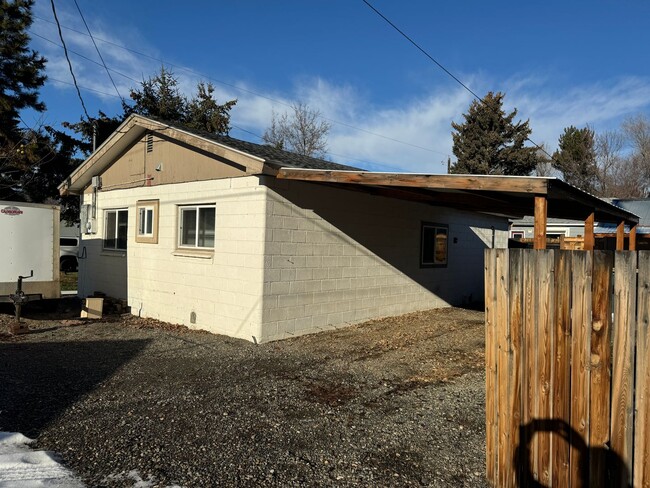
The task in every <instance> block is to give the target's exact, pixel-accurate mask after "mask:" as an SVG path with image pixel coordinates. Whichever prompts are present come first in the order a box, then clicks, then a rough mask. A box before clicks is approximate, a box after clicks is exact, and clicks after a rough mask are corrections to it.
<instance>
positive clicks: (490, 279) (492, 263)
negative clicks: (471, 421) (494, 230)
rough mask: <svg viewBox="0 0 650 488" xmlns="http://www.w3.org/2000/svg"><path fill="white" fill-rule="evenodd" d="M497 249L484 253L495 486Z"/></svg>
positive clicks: (489, 453)
mask: <svg viewBox="0 0 650 488" xmlns="http://www.w3.org/2000/svg"><path fill="white" fill-rule="evenodd" d="M496 255H497V254H496V249H486V250H485V390H486V395H485V431H486V432H485V434H486V446H485V453H486V477H487V480H488V482H490V483H491V484H493V485H495V484H496V481H497V479H496V466H497V450H496V445H497V442H496V440H497V437H496V436H497V430H496V426H497V418H496V408H497V398H496V391H495V387H496V384H497V383H496V371H497V370H496V345H497V341H496V269H497V267H496Z"/></svg>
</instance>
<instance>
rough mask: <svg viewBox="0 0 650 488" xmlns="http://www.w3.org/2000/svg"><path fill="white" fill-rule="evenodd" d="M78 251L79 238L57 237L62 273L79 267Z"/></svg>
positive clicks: (73, 270)
mask: <svg viewBox="0 0 650 488" xmlns="http://www.w3.org/2000/svg"><path fill="white" fill-rule="evenodd" d="M78 252H79V238H78V237H70V236H61V237H60V238H59V256H60V258H59V262H60V267H61V271H63V272H64V273H71V272H75V271H77V270H78V269H79V261H78V259H77V255H78V254H77V253H78Z"/></svg>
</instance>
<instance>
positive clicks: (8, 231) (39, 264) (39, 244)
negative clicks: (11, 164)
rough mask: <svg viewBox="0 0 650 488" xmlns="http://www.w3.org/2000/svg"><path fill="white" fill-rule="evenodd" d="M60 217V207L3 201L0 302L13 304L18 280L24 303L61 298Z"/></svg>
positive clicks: (0, 223) (0, 235)
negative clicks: (20, 284) (11, 296)
mask: <svg viewBox="0 0 650 488" xmlns="http://www.w3.org/2000/svg"><path fill="white" fill-rule="evenodd" d="M59 214H60V208H59V207H58V206H57V205H44V204H36V203H22V202H6V201H0V301H2V302H11V301H14V300H12V299H11V298H10V295H14V294H15V293H16V288H17V284H18V280H19V277H23V279H22V280H21V281H22V292H23V293H24V296H25V299H24V300H25V301H27V300H38V299H45V298H59V297H60V296H61V281H60V277H59ZM32 272H33V275H32V276H30V274H31V273H32Z"/></svg>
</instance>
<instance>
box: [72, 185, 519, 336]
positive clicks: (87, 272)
mask: <svg viewBox="0 0 650 488" xmlns="http://www.w3.org/2000/svg"><path fill="white" fill-rule="evenodd" d="M260 181H261V183H262V184H260ZM85 199H86V200H85V202H84V203H89V200H90V195H86V196H85ZM150 199H158V200H159V201H160V206H159V228H158V244H149V243H138V242H136V241H135V229H136V203H137V201H138V200H150ZM208 203H215V204H216V236H215V250H214V253H213V254H211V255H209V256H205V255H202V256H199V255H198V254H196V253H192V252H186V251H183V252H179V251H178V250H177V245H176V243H177V239H178V230H177V227H178V206H179V205H183V204H208ZM117 208H128V211H129V227H128V244H127V252H126V253H124V252H119V251H118V252H115V251H105V250H103V249H102V236H103V229H104V210H106V209H117ZM422 222H432V223H439V224H447V225H448V226H449V256H448V266H447V267H445V268H420V260H419V259H420V256H419V253H420V239H421V234H420V233H421V223H422ZM491 226H494V228H495V239H496V242H495V245H496V246H497V247H506V246H507V229H508V222H507V220H506V219H503V218H497V217H490V216H482V215H479V214H475V213H467V212H461V211H454V210H450V209H447V208H444V207H432V206H429V205H422V204H417V203H412V202H407V201H402V200H396V199H389V198H384V197H378V196H371V195H367V194H364V193H361V192H356V191H348V190H343V189H335V188H332V187H327V186H324V185H318V184H311V183H304V182H297V181H282V180H275V179H274V178H271V177H256V176H251V177H241V178H226V179H221V180H211V181H202V182H190V183H178V184H174V185H164V186H152V187H140V188H131V189H128V190H113V191H103V192H100V193H99V194H98V197H97V231H98V232H97V233H96V234H94V235H89V236H83V241H82V247H85V248H86V250H85V253H86V256H87V259H82V260H80V294H81V295H82V296H88V295H90V294H92V293H93V292H94V291H102V292H104V293H106V294H107V295H109V296H113V297H117V298H127V299H128V304H129V305H130V306H131V312H132V313H133V314H134V315H140V316H142V317H151V318H156V319H159V320H163V321H167V322H172V323H179V324H184V325H187V326H188V327H192V328H200V329H205V330H209V331H211V332H214V333H221V334H226V335H229V336H233V337H239V338H243V339H247V340H256V341H260V342H261V341H268V340H274V339H281V338H285V337H291V336H293V335H298V334H304V333H308V332H317V331H319V330H323V329H326V328H329V327H332V326H339V325H343V324H346V323H355V322H360V321H363V320H366V319H369V318H375V317H381V316H387V315H394V314H400V313H406V312H411V311H416V310H423V309H428V308H433V307H443V306H447V305H450V304H452V305H456V304H462V303H467V302H470V301H480V300H481V299H482V297H483V250H484V249H485V248H486V247H489V246H490V245H491V241H492V229H491ZM192 313H193V314H194V316H195V317H196V320H195V323H191V320H190V316H191V314H192Z"/></svg>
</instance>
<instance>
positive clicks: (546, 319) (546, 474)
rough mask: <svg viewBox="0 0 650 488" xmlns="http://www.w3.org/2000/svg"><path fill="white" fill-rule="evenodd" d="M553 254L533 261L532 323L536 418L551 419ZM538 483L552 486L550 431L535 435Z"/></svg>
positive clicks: (542, 253) (547, 253)
mask: <svg viewBox="0 0 650 488" xmlns="http://www.w3.org/2000/svg"><path fill="white" fill-rule="evenodd" d="M554 264H555V259H554V251H548V250H546V251H538V254H537V259H536V270H535V271H536V272H535V275H536V277H537V283H536V287H537V293H536V296H535V320H536V326H537V348H536V354H537V377H536V383H537V385H538V388H537V416H536V418H537V419H541V420H550V419H552V418H553V411H552V408H551V368H552V363H553V354H554V351H553V349H554V347H553V346H554V344H553V341H552V338H553V335H552V333H551V323H552V321H553V314H552V311H553V295H554V293H553V285H554V279H553V274H552V273H553V265H554ZM537 438H538V442H539V447H538V453H537V456H538V459H539V461H538V463H539V465H538V473H539V482H540V483H542V484H543V485H544V486H551V432H550V431H547V430H540V431H539V432H538V433H537Z"/></svg>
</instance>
